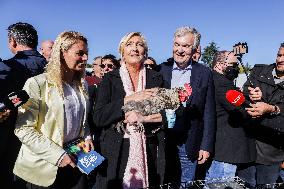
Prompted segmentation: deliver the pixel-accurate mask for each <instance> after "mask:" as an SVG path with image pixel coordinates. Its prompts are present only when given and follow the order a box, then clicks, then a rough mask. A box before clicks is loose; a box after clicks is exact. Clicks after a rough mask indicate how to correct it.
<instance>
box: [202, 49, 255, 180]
mask: <svg viewBox="0 0 284 189" xmlns="http://www.w3.org/2000/svg"><path fill="white" fill-rule="evenodd" d="M212 66H213V79H214V84H215V100H216V112H217V129H216V141H215V153H214V157H213V161H212V163H211V166H210V168H209V170H208V172H207V175H206V180H210V179H216V178H224V177H235V176H236V172H237V170H239V171H240V172H239V176H240V177H241V178H242V179H243V180H245V181H246V182H248V183H250V184H251V185H253V183H251V182H250V177H248V178H246V177H245V176H243V175H242V174H241V173H242V172H243V170H245V169H246V168H249V167H250V166H251V163H253V162H254V161H255V158H256V156H255V154H256V149H255V140H254V138H253V137H252V136H251V125H249V121H248V120H249V118H250V116H249V115H248V114H247V112H246V111H245V109H244V108H238V107H235V106H234V105H232V104H230V103H229V102H228V101H227V100H226V92H227V91H228V90H237V88H236V86H235V85H234V79H236V78H237V77H238V74H239V67H238V60H237V57H236V56H235V55H234V53H233V52H230V51H219V52H217V53H216V54H215V56H214V59H213V63H212ZM216 182H218V181H216Z"/></svg>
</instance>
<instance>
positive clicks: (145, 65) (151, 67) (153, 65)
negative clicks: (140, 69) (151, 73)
mask: <svg viewBox="0 0 284 189" xmlns="http://www.w3.org/2000/svg"><path fill="white" fill-rule="evenodd" d="M155 66H156V65H155V64H144V67H145V68H149V69H153V68H155Z"/></svg>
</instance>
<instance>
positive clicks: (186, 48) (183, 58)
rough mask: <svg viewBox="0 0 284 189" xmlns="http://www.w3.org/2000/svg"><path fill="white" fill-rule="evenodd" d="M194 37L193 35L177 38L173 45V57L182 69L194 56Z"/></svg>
mask: <svg viewBox="0 0 284 189" xmlns="http://www.w3.org/2000/svg"><path fill="white" fill-rule="evenodd" d="M193 45H194V35H193V34H191V33H188V34H185V35H184V36H180V37H175V39H174V45H173V57H174V60H175V62H176V63H177V65H178V66H179V67H180V68H185V67H186V66H187V65H188V62H189V61H190V59H191V57H192V55H193V53H194V52H193V50H192V49H193Z"/></svg>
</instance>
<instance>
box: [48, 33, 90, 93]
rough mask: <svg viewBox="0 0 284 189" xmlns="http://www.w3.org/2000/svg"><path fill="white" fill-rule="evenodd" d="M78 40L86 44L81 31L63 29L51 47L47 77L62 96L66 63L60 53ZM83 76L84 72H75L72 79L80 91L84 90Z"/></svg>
mask: <svg viewBox="0 0 284 189" xmlns="http://www.w3.org/2000/svg"><path fill="white" fill-rule="evenodd" d="M78 41H83V42H85V43H86V44H88V41H87V38H86V37H84V36H83V35H82V34H81V33H79V32H75V31H65V32H62V33H61V34H59V35H58V36H57V38H56V40H55V42H54V45H53V47H52V51H51V56H50V59H49V62H48V64H47V67H46V73H47V79H48V80H49V81H50V82H52V83H54V84H55V86H56V87H57V88H58V91H59V93H60V94H61V96H64V93H63V84H64V77H63V76H64V72H66V71H67V70H66V65H65V64H66V63H65V60H64V59H63V54H62V53H63V52H66V51H67V50H68V49H70V48H71V46H72V45H74V44H75V43H77V42H78ZM84 76H85V72H76V73H75V76H74V80H73V82H74V84H75V85H76V86H77V87H78V88H79V89H80V90H82V91H85V90H84V88H83V78H84Z"/></svg>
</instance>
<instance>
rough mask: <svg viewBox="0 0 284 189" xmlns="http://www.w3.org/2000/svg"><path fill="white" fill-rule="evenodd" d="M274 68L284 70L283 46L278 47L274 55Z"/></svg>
mask: <svg viewBox="0 0 284 189" xmlns="http://www.w3.org/2000/svg"><path fill="white" fill-rule="evenodd" d="M276 69H277V70H278V71H280V72H284V47H280V48H279V51H278V53H277V57H276Z"/></svg>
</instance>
